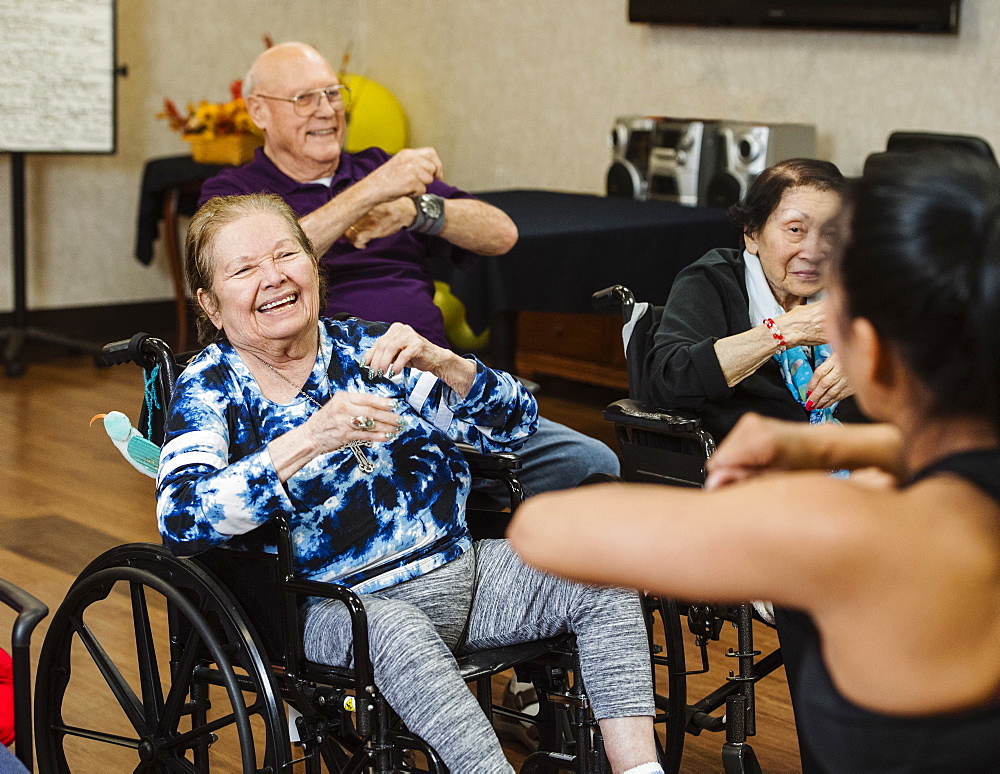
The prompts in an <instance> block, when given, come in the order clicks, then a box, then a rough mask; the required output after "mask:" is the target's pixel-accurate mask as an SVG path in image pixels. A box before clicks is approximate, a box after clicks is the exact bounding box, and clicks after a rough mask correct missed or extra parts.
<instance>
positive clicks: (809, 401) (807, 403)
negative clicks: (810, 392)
mask: <svg viewBox="0 0 1000 774" xmlns="http://www.w3.org/2000/svg"><path fill="white" fill-rule="evenodd" d="M812 407H813V402H812V401H811V400H807V401H806V411H812Z"/></svg>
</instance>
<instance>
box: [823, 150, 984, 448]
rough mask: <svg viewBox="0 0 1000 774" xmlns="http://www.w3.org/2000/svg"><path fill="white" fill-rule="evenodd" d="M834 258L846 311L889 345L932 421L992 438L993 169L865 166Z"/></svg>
mask: <svg viewBox="0 0 1000 774" xmlns="http://www.w3.org/2000/svg"><path fill="white" fill-rule="evenodd" d="M853 205H854V208H853V209H854V214H853V216H852V234H851V240H850V242H849V244H848V246H847V248H846V250H845V252H844V255H843V257H842V258H841V260H840V266H839V270H840V279H841V282H842V285H843V288H844V292H845V295H846V306H847V310H846V311H847V313H848V314H850V315H851V316H852V317H864V318H866V319H868V320H869V321H870V322H871V324H872V325H873V326H874V328H875V329H876V330H877V331H878V333H879V334H880V335H881V336H883V337H885V338H886V339H887V340H888V341H890V342H892V343H893V344H894V345H895V346H897V347H898V350H899V352H900V355H901V357H902V358H903V359H904V361H905V362H906V363H907V365H908V366H909V368H911V369H912V370H913V372H914V373H915V374H916V376H917V378H918V379H919V380H920V381H921V382H922V383H923V384H924V385H925V386H926V387H927V388H928V390H929V391H930V393H931V395H932V400H933V404H934V405H933V406H932V410H933V411H934V412H935V413H937V414H939V415H952V416H954V415H967V416H984V417H986V418H988V419H989V420H990V421H991V422H992V423H993V425H994V426H995V427H997V429H998V430H1000V167H998V166H997V165H996V163H995V162H992V161H986V160H983V159H979V158H976V157H974V156H972V155H969V154H962V153H885V154H879V155H878V156H875V157H872V158H870V159H869V161H868V163H866V165H865V171H864V175H863V176H862V178H861V180H860V181H859V182H858V183H857V185H856V187H855V190H854V194H853Z"/></svg>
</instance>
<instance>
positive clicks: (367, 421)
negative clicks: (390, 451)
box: [365, 417, 375, 430]
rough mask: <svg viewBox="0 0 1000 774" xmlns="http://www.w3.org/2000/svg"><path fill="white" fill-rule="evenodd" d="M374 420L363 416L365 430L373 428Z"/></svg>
mask: <svg viewBox="0 0 1000 774" xmlns="http://www.w3.org/2000/svg"><path fill="white" fill-rule="evenodd" d="M374 429H375V420H374V419H372V418H371V417H365V430H374Z"/></svg>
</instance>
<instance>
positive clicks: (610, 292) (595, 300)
mask: <svg viewBox="0 0 1000 774" xmlns="http://www.w3.org/2000/svg"><path fill="white" fill-rule="evenodd" d="M590 302H591V304H592V305H593V307H594V310H595V311H597V312H606V311H609V310H614V309H617V310H620V311H621V313H622V317H623V318H624V319H625V320H628V319H629V318H630V317H631V316H632V307H634V306H635V296H634V295H632V291H631V290H629V289H628V288H627V287H625V286H624V285H612V286H611V287H609V288H604V290H598V291H597V292H596V293H594V295H592V296H591V297H590Z"/></svg>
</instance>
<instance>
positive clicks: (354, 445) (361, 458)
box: [342, 441, 375, 473]
mask: <svg viewBox="0 0 1000 774" xmlns="http://www.w3.org/2000/svg"><path fill="white" fill-rule="evenodd" d="M371 445H372V444H371V441H350V442H348V443H345V444H344V445H343V447H342V448H344V449H350V450H351V452H352V453H353V454H354V459H355V460H357V463H358V467H359V468H360V469H361V472H362V473H372V472H374V470H375V463H374V462H372V461H371V459H369V457H368V455H367V454H365V453H364V451H362V448H363V447H365V446H367V447H369V448H371Z"/></svg>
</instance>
